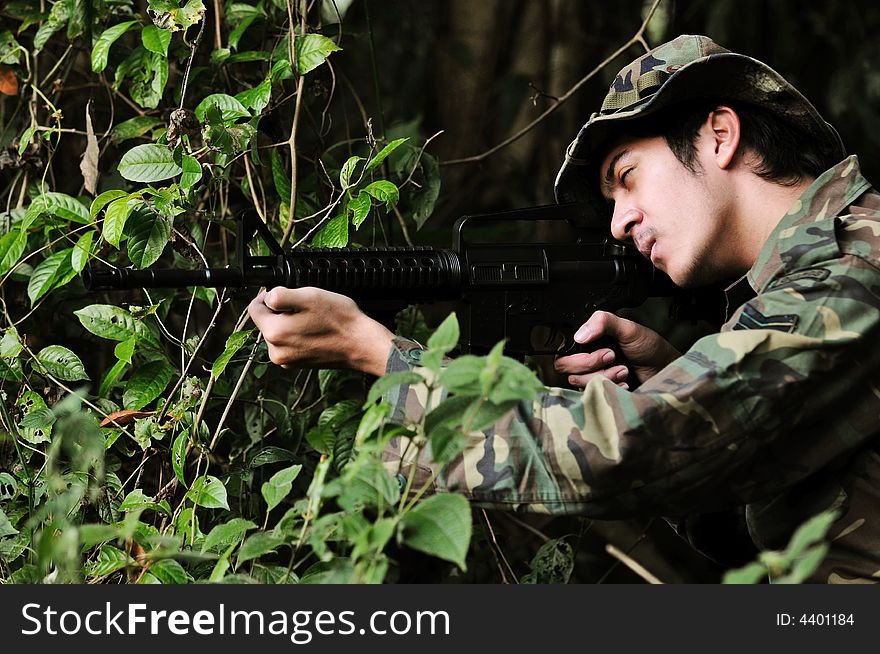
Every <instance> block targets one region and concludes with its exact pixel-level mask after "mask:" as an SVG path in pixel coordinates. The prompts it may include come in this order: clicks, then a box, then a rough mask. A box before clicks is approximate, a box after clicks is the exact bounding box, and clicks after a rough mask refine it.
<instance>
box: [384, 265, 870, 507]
mask: <svg viewBox="0 0 880 654" xmlns="http://www.w3.org/2000/svg"><path fill="white" fill-rule="evenodd" d="M850 258H851V257H850ZM844 259H846V257H844V258H842V259H841V260H838V262H837V263H836V264H835V265H834V266H831V267H829V268H824V269H822V273H821V274H816V275H812V276H798V275H792V276H790V278H785V277H783V278H781V279H778V280H776V282H774V283H773V284H771V285H770V288H769V290H767V291H766V292H764V293H762V294H759V295H758V296H757V297H756V298H754V299H753V300H752V301H750V302H748V303H746V304H745V305H743V306H742V307H740V308H739V309H738V310H737V311H736V313H735V314H734V315H733V316H732V318H731V320H730V321H729V322H728V323H727V324H726V325H725V326H724V327H723V328H722V331H721V332H720V333H718V334H714V335H711V336H708V337H705V338H703V339H701V340H700V341H698V342H697V343H696V344H695V345H694V346H693V347H692V348H691V349H690V350H689V351H688V352H687V353H686V354H684V355H683V356H682V357H680V358H679V359H677V360H676V361H674V362H673V363H672V364H670V365H669V366H667V367H666V368H665V369H663V370H662V371H661V372H660V373H658V374H657V375H656V376H655V377H653V378H652V379H650V380H649V381H648V382H646V383H645V384H643V385H642V386H641V387H640V388H638V389H637V390H635V391H626V390H623V389H621V388H620V387H618V386H617V385H615V384H614V383H612V382H610V381H609V380H607V379H604V378H599V377H597V378H594V379H592V380H591V381H590V383H589V384H588V385H587V387H586V388H585V389H584V391H583V392H576V391H572V390H565V389H561V388H547V389H546V390H545V392H543V393H542V394H540V396H539V397H538V399H537V400H536V401H535V402H534V403H531V404H528V405H525V404H521V405H519V406H518V407H517V408H516V409H515V410H513V411H511V412H510V413H508V414H507V415H506V416H504V417H503V418H502V419H501V420H499V421H498V422H497V423H496V424H495V425H493V426H492V427H491V428H489V429H487V430H486V431H484V432H477V433H471V434H468V435H467V447H466V449H465V451H464V452H463V453H462V454H461V455H460V456H459V457H458V458H457V459H455V460H454V461H453V462H452V463H450V464H448V465H446V466H444V467H443V468H442V469H441V468H438V467H437V466H436V465H434V464H433V463H432V462H431V456H430V447H424V448H422V449H421V451H420V453H419V457H418V462H417V464H416V465H415V466H413V465H412V464H413V463H414V462H413V461H412V458H413V456H412V455H413V452H414V451H415V449H416V448H414V447H413V446H412V443H409V442H407V441H406V439H404V438H396V439H394V440H393V441H392V443H391V445H390V447H389V448H388V450H387V451H386V452H385V455H384V458H385V459H386V465H387V466H389V467H392V468H394V469H395V470H396V471H398V472H402V473H403V474H404V475H408V474H414V475H416V479H415V480H414V481H415V484H414V487H416V488H418V487H419V485H420V483H422V482H426V483H429V484H430V486H431V488H432V489H433V490H434V491H435V492H442V491H451V492H456V493H461V494H464V495H465V496H467V497H468V498H470V499H471V500H473V501H475V502H477V503H480V504H483V505H487V506H493V507H506V508H518V509H522V510H529V511H537V512H547V513H580V514H585V515H588V516H591V517H604V518H621V517H628V516H633V515H645V514H654V515H657V514H661V515H686V514H689V513H692V512H697V511H712V510H720V509H723V508H727V507H730V506H734V505H738V504H743V503H747V502H750V501H753V500H755V499H759V498H761V497H764V496H768V495H771V494H774V493H777V492H779V491H781V490H783V489H785V488H787V487H790V486H791V485H793V484H795V483H797V482H798V481H800V480H802V479H803V478H805V477H807V476H809V475H811V474H813V473H814V472H815V471H817V470H819V469H821V468H823V467H825V466H828V465H831V464H833V463H834V462H835V461H836V460H839V459H842V458H845V457H846V456H847V455H848V454H850V453H851V452H852V451H853V450H855V449H856V448H858V447H859V446H860V445H861V443H862V442H864V440H865V439H866V438H868V437H870V436H871V435H873V434H874V432H875V431H876V417H877V415H878V412H880V402H878V397H880V391H878V386H880V384H878V381H880V380H878V373H877V370H878V369H880V365H878V364H880V361H878V359H880V356H878V352H880V348H878V347H876V343H877V339H878V335H880V333H878V332H880V330H878V316H880V311H878V309H880V299H878V294H877V289H876V288H873V289H871V288H870V287H868V286H866V285H865V284H864V282H863V281H860V275H859V274H858V270H857V269H858V266H856V269H855V270H853V268H852V267H851V266H849V265H847V263H846V262H845V261H844ZM419 350H420V348H419V346H418V345H416V344H414V343H412V342H408V341H403V340H398V341H397V342H396V346H395V347H394V348H393V349H392V353H391V356H390V359H389V365H388V369H389V371H391V370H400V369H406V368H416V367H417V365H418V354H419ZM424 392H425V390H424V388H419V387H418V386H417V385H414V386H404V387H401V388H399V389H397V390H396V391H395V392H394V393H393V396H392V397H390V399H391V401H392V402H393V404H394V405H395V414H394V416H395V418H396V419H397V421H399V422H407V421H413V420H417V419H418V418H419V416H420V414H421V412H422V407H423V406H424Z"/></svg>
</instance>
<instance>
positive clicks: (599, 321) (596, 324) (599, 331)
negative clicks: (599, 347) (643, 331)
mask: <svg viewBox="0 0 880 654" xmlns="http://www.w3.org/2000/svg"><path fill="white" fill-rule="evenodd" d="M602 337H610V338H611V339H613V340H615V341H617V342H618V343H620V344H621V345H626V344H629V343H632V342H633V341H636V340H637V339H638V338H639V326H638V325H637V324H636V323H634V322H633V321H632V320H627V319H626V318H621V317H620V316H617V315H615V314H613V313H610V312H608V311H595V312H594V313H593V315H592V316H590V318H589V320H587V322H586V323H584V325H583V326H582V327H581V328H580V329H579V330H578V331H577V333H576V334H575V335H574V340H575V341H577V342H578V343H590V342H592V341H595V340H598V339H599V338H602Z"/></svg>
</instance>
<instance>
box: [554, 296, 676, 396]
mask: <svg viewBox="0 0 880 654" xmlns="http://www.w3.org/2000/svg"><path fill="white" fill-rule="evenodd" d="M603 336H604V337H606V338H610V339H611V340H613V341H615V342H617V343H618V346H619V348H620V352H621V354H623V356H624V357H626V362H625V365H623V364H621V363H620V362H618V361H617V360H616V358H617V355H616V354H615V353H614V350H611V349H609V348H598V349H596V350H595V351H593V352H588V353H581V354H571V355H569V356H565V357H559V358H558V359H556V362H555V367H556V370H557V372H560V373H563V374H567V375H568V382H569V383H570V384H571V385H572V386H575V387H578V388H583V387H584V386H586V385H587V382H589V381H590V379H591V378H593V377H595V376H597V375H602V376H604V377H608V378H609V379H611V380H613V381H615V382H617V383H618V384H620V385H621V386H625V387H626V386H627V381H629V382H630V383H632V382H637V383H639V384H641V383H643V382H645V381H647V380H648V379H650V378H651V377H653V376H654V375H656V374H657V373H658V372H659V371H660V370H661V369H663V368H665V367H666V366H667V365H669V364H670V363H672V361H674V360H675V359H677V358H678V357H680V356H681V353H680V352H679V351H678V350H676V349H675V348H674V347H672V345H671V344H670V343H669V341H667V340H666V339H665V338H663V337H662V336H660V335H659V334H658V333H657V332H655V331H654V330H652V329H648V328H647V327H644V326H642V325H640V324H638V323H635V322H633V321H632V320H627V319H626V318H621V317H620V316H616V315H614V314H613V313H608V312H607V311H596V312H595V313H594V314H593V315H592V316H590V319H589V320H587V322H585V323H584V324H583V325H582V326H581V328H580V329H579V330H578V331H577V333H576V334H575V336H574V340H575V341H577V342H578V343H581V344H584V345H588V344H589V343H592V342H594V341H596V340H598V339H600V338H602V337H603Z"/></svg>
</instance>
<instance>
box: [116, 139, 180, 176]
mask: <svg viewBox="0 0 880 654" xmlns="http://www.w3.org/2000/svg"><path fill="white" fill-rule="evenodd" d="M181 172H183V169H182V168H181V167H180V166H178V165H177V164H176V163H174V156H173V155H172V154H171V150H169V149H168V148H167V147H165V146H164V145H153V144H151V143H147V144H144V145H137V146H135V147H133V148H132V149H131V150H129V151H128V152H126V153H125V154H124V155H122V160H121V161H120V162H119V174H120V175H122V176H123V177H124V178H125V179H127V180H130V181H132V182H159V181H162V180H163V179H169V178H170V177H174V176H176V175H179V174H180V173H181Z"/></svg>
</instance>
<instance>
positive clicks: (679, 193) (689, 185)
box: [599, 136, 727, 286]
mask: <svg viewBox="0 0 880 654" xmlns="http://www.w3.org/2000/svg"><path fill="white" fill-rule="evenodd" d="M704 141H705V139H704V138H703V137H699V138H698V142H697V167H696V170H697V172H696V173H693V172H691V171H690V170H688V169H687V168H685V166H684V165H683V164H682V163H681V162H680V161H679V160H678V159H677V158H676V157H675V155H674V154H673V153H672V151H671V150H670V149H669V146H668V145H667V144H666V140H665V139H664V138H663V137H660V136H658V137H651V138H636V137H625V138H623V139H620V140H618V141H617V142H615V143H614V144H613V146H612V147H611V149H610V150H609V151H608V152H607V154H606V155H605V157H604V158H603V160H602V164H601V167H600V169H599V170H600V172H599V177H600V179H599V183H600V185H601V188H602V194H603V195H604V196H605V198H606V199H608V200H609V201H610V202H611V203H612V204H613V206H614V210H613V214H612V218H611V233H612V234H613V235H614V238H616V239H618V240H620V241H626V240H629V241H631V242H632V243H633V244H634V245H635V246H636V247H637V248H638V249H639V251H640V252H641V253H642V254H643V255H644V256H645V257H647V258H649V259H650V260H651V262H652V263H653V264H654V266H656V267H657V268H658V269H660V270H662V271H663V272H665V273H666V274H667V275H669V277H670V278H671V279H672V281H673V282H675V283H676V284H678V285H679V286H694V285H703V284H708V283H711V282H713V281H717V280H718V279H719V278H721V277H722V276H723V275H724V273H725V271H724V270H723V266H722V265H721V259H723V256H722V253H721V249H722V248H723V240H722V237H723V233H722V225H723V222H724V220H723V218H724V214H725V206H727V205H726V204H725V202H726V194H725V192H724V188H723V185H720V184H719V183H718V182H719V179H718V177H717V175H716V174H715V171H714V170H713V166H711V165H708V166H704V165H703V161H702V160H701V159H703V158H704V157H701V154H702V153H703V150H704V148H705V147H706V143H705V142H704ZM707 163H708V162H707Z"/></svg>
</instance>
